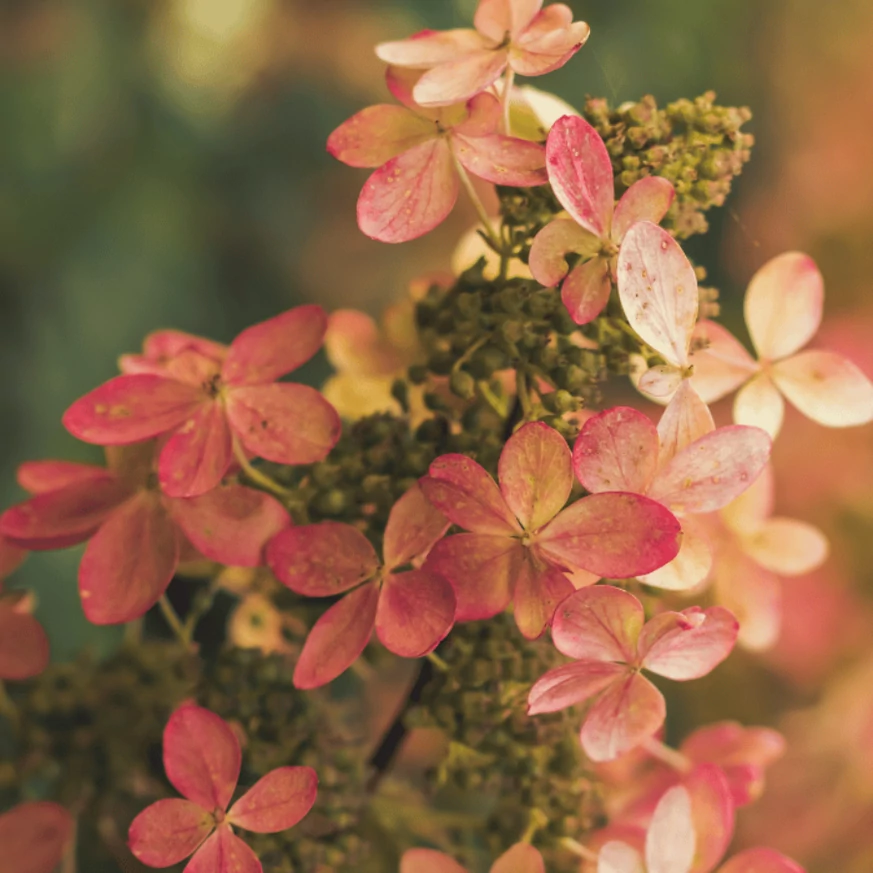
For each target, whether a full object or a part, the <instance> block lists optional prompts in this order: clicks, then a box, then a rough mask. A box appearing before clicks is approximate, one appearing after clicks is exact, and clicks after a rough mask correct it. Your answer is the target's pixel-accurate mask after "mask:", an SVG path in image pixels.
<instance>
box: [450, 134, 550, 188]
mask: <svg viewBox="0 0 873 873" xmlns="http://www.w3.org/2000/svg"><path fill="white" fill-rule="evenodd" d="M452 150H453V151H454V153H455V155H456V156H457V158H458V160H459V161H460V162H461V163H462V164H463V165H464V167H465V168H466V169H467V170H469V171H470V172H471V173H472V174H473V175H474V176H479V178H480V179H485V180H486V181H488V182H492V183H493V184H495V185H516V186H519V187H531V186H535V185H545V184H546V182H547V181H548V177H547V176H546V153H545V150H544V149H543V147H542V146H541V145H539V144H538V143H535V142H528V141H527V140H523V139H516V138H515V137H511V136H500V135H498V134H493V135H491V136H475V137H474V136H462V135H461V134H459V133H458V134H455V136H454V137H453V138H452Z"/></svg>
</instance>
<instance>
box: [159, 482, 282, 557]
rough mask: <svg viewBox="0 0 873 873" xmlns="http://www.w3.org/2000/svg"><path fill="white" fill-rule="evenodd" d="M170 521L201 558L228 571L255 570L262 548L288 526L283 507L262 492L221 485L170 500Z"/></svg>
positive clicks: (238, 486) (262, 552) (239, 486)
mask: <svg viewBox="0 0 873 873" xmlns="http://www.w3.org/2000/svg"><path fill="white" fill-rule="evenodd" d="M171 512H172V514H173V517H174V518H175V519H176V521H177V522H178V524H179V527H181V528H182V532H183V533H184V534H185V536H186V537H187V538H188V540H189V541H190V542H191V544H192V545H193V546H194V547H195V548H196V549H197V551H198V552H200V553H201V554H202V555H203V556H204V557H206V558H209V559H210V560H212V561H217V562H218V563H220V564H225V565H227V566H231V567H258V566H260V565H261V564H262V563H263V557H264V547H265V546H266V545H267V543H268V542H270V541H271V540H272V539H273V538H274V537H275V536H276V534H278V533H279V531H281V530H284V529H285V528H286V527H288V525H289V524H290V519H289V517H288V512H287V511H286V509H285V507H284V506H282V504H281V503H279V501H278V500H276V498H275V497H271V496H270V495H269V494H265V493H264V492H263V491H256V490H255V489H253V488H246V487H245V486H243V485H223V486H219V487H218V488H216V489H214V490H213V491H210V492H209V493H208V494H204V495H202V496H201V497H192V498H190V499H188V500H174V501H172V505H171Z"/></svg>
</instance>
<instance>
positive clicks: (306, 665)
mask: <svg viewBox="0 0 873 873" xmlns="http://www.w3.org/2000/svg"><path fill="white" fill-rule="evenodd" d="M298 530H300V528H298ZM378 603H379V589H378V587H377V586H375V585H372V584H367V585H362V586H361V587H360V588H358V589H357V590H355V591H352V592H351V593H350V594H346V596H345V597H343V598H342V600H340V601H339V602H338V603H335V604H334V605H333V606H331V608H330V609H328V610H327V612H325V613H324V615H322V616H321V618H319V619H318V621H317V622H316V623H315V624H314V625H313V627H312V630H310V631H309V636H308V637H307V638H306V642H305V643H304V645H303V651H302V652H301V653H300V657H299V658H298V659H297V665H296V667H295V668H294V687H295V688H300V689H303V690H306V691H308V690H309V689H311V688H318V687H319V686H320V685H326V684H327V683H328V682H331V681H333V680H334V679H336V677H337V676H339V675H340V673H344V672H345V671H346V670H347V669H348V668H349V667H351V666H352V664H353V663H354V662H355V661H356V660H357V659H358V657H359V656H360V654H361V652H363V651H364V649H365V648H366V646H367V643H368V642H369V641H370V636H371V634H372V633H373V626H374V624H375V623H376V608H377V606H378Z"/></svg>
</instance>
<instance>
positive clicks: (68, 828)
mask: <svg viewBox="0 0 873 873" xmlns="http://www.w3.org/2000/svg"><path fill="white" fill-rule="evenodd" d="M72 836H73V817H72V816H71V815H70V814H69V813H68V812H67V810H65V809H64V808H63V807H62V806H59V805H58V804H57V803H49V802H48V801H29V802H27V803H20V804H18V806H13V807H12V809H10V810H9V811H8V812H4V813H0V846H2V847H3V858H2V864H3V866H2V868H0V869H2V870H3V873H52V871H53V870H55V869H57V866H58V864H60V862H61V859H62V858H63V856H64V852H65V851H66V849H67V847H68V846H69V844H70V840H71V839H72Z"/></svg>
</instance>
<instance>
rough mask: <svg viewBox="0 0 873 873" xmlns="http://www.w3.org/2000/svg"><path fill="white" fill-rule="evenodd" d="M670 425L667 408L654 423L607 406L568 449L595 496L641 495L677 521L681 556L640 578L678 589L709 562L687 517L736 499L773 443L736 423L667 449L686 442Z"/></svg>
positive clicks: (696, 578)
mask: <svg viewBox="0 0 873 873" xmlns="http://www.w3.org/2000/svg"><path fill="white" fill-rule="evenodd" d="M673 409H674V410H675V407H674V408H673ZM709 421H710V422H711V419H709ZM675 427H676V421H675V417H674V416H673V415H672V410H671V414H670V415H667V414H665V415H663V416H662V418H661V422H660V423H659V425H658V427H657V428H656V427H655V426H654V425H653V424H652V422H651V420H650V419H649V418H648V416H646V415H643V413H641V412H638V411H637V410H635V409H631V408H630V407H627V406H616V407H614V408H612V409H607V410H605V411H604V412H601V413H599V414H598V415H595V416H593V417H592V418H589V419H588V421H587V422H586V423H585V425H584V426H583V428H582V431H581V432H580V434H579V437H578V439H577V440H576V444H575V446H574V448H573V470H574V472H575V473H576V478H577V479H578V480H579V481H580V482H581V483H582V484H583V485H584V486H585V488H587V489H588V491H590V492H592V493H595V494H596V493H599V492H602V491H630V492H634V493H636V494H645V495H647V496H648V497H651V498H652V499H653V500H657V501H658V502H659V503H661V504H663V505H664V506H666V507H667V508H668V509H669V510H670V511H671V512H673V513H674V514H675V515H676V516H677V517H678V518H680V519H681V520H682V524H683V534H684V536H683V539H682V546H681V548H680V550H679V554H678V555H677V556H676V558H675V559H674V560H673V561H671V562H670V563H669V564H667V565H665V566H664V567H661V568H660V569H658V570H655V571H654V572H653V573H649V574H647V575H645V576H643V577H642V578H643V581H645V582H646V583H647V584H649V585H655V586H657V587H660V588H668V589H672V590H677V591H681V590H687V589H688V588H692V587H694V586H695V585H699V584H700V583H701V582H702V581H703V580H704V579H706V577H707V575H708V574H709V571H710V568H711V566H712V554H711V552H710V548H709V545H708V543H707V541H706V539H705V537H704V536H703V535H702V532H699V531H698V529H697V528H696V527H694V526H693V525H689V524H688V523H687V521H686V520H685V517H686V516H688V515H699V514H703V513H710V512H715V511H716V510H719V509H722V508H723V507H725V506H727V504H729V503H730V502H731V501H732V500H734V499H735V498H736V497H738V496H739V495H740V494H741V493H742V492H743V491H745V490H746V489H747V488H748V487H749V486H750V485H751V484H752V483H753V482H754V481H755V480H756V479H757V477H758V476H759V475H760V473H761V471H762V470H763V469H764V467H765V466H766V465H767V461H768V460H769V458H770V447H771V446H770V438H769V437H768V436H767V434H766V433H765V432H764V431H763V430H761V429H760V428H757V427H742V426H740V425H734V426H732V427H722V428H719V429H718V430H714V429H711V428H708V432H707V433H705V434H704V435H702V436H699V437H697V438H696V439H694V441H693V442H691V443H689V444H688V445H685V446H684V447H683V448H681V449H679V450H678V451H671V447H672V448H673V449H676V448H677V446H678V445H679V441H681V440H682V439H683V437H682V436H681V435H680V436H677V435H676V434H674V433H670V431H671V429H673V428H675ZM661 433H664V435H665V443H666V445H663V444H662V441H661ZM692 435H696V434H692Z"/></svg>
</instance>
